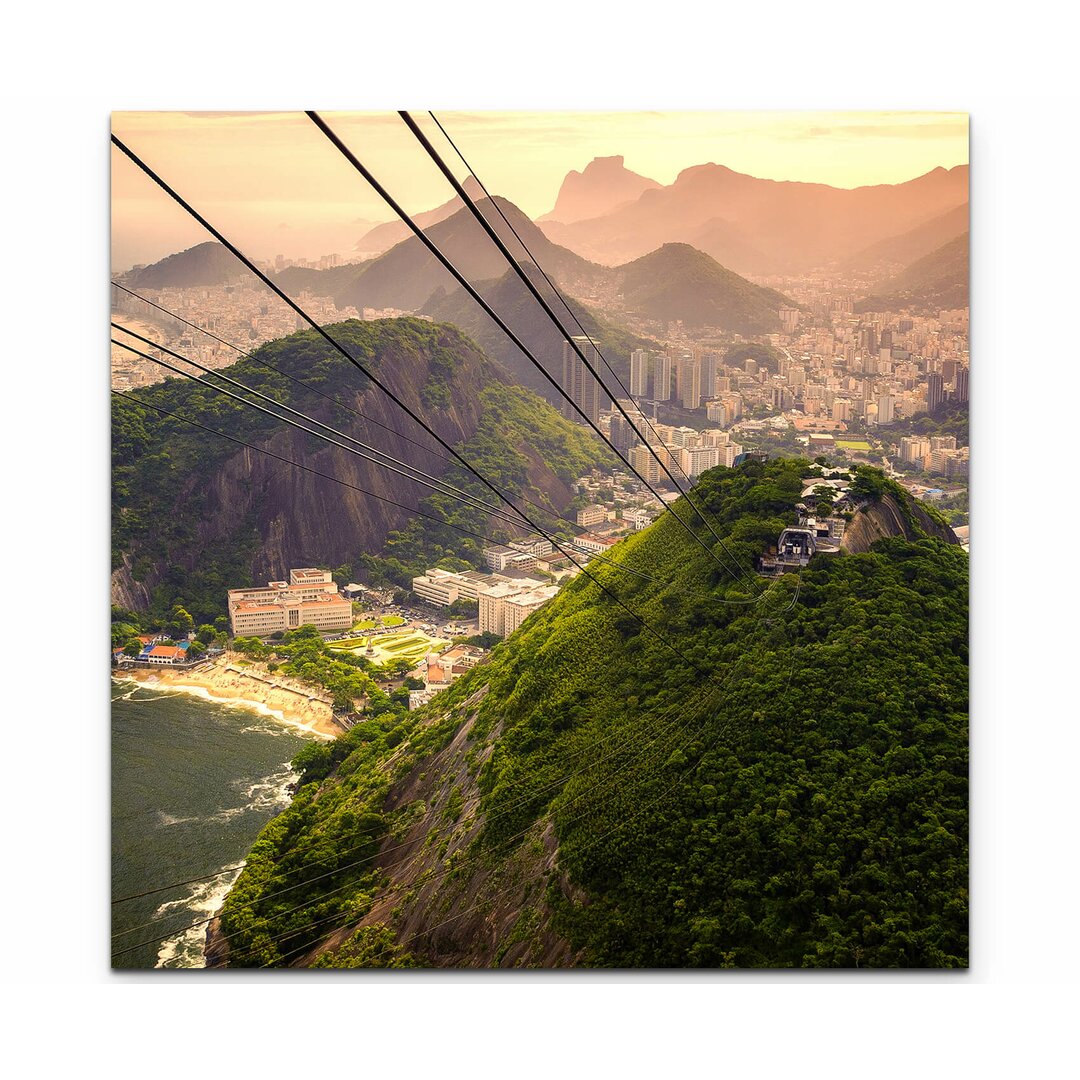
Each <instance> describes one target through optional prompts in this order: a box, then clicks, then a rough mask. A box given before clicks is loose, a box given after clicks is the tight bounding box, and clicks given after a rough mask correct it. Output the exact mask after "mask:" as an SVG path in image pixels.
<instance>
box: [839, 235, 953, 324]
mask: <svg viewBox="0 0 1080 1080" xmlns="http://www.w3.org/2000/svg"><path fill="white" fill-rule="evenodd" d="M969 247H970V234H969V233H966V232H965V233H963V234H961V235H960V236H957V237H955V238H954V239H952V240H950V241H949V242H948V243H946V244H942V245H941V247H939V248H936V249H935V250H934V251H932V252H930V254H929V255H924V256H923V257H922V258H921V259H917V260H916V261H915V262H913V263H912V264H911V265H910V266H908V267H905V268H904V269H903V270H902V271H901V272H900V273H899V274H897V275H896V276H895V277H893V278H891V279H889V280H888V281H886V282H885V283H884V284H882V285H881V287H880V288H879V289H878V290H876V291H875V293H874V295H873V296H868V297H866V298H865V299H863V300H860V301H858V302H857V303H856V305H855V310H856V311H858V312H864V311H899V310H901V309H906V308H909V309H912V310H914V311H920V312H927V313H936V312H938V311H940V310H942V309H945V310H952V309H954V308H962V307H967V306H968V304H969V303H970V288H969V278H970V275H971V267H970V257H969Z"/></svg>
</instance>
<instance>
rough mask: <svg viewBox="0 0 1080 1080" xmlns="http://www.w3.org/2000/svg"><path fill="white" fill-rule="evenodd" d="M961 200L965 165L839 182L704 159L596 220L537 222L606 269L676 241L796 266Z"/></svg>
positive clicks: (743, 259) (761, 268)
mask: <svg viewBox="0 0 1080 1080" xmlns="http://www.w3.org/2000/svg"><path fill="white" fill-rule="evenodd" d="M586 171H588V170H586ZM967 201H968V167H967V166H966V165H957V166H955V167H954V168H952V169H948V170H946V169H943V168H937V169H934V170H932V171H931V172H929V173H926V174H925V175H923V176H920V177H917V178H915V179H914V180H909V181H907V182H905V183H902V184H878V185H873V186H867V187H860V188H853V189H845V188H836V187H831V186H829V185H827V184H811V183H801V182H796V181H777V180H763V179H760V178H758V177H754V176H747V175H745V174H743V173H738V172H735V171H734V170H732V169H729V168H727V167H725V166H723V165H717V164H707V165H697V166H694V167H692V168H689V169H684V170H683V171H682V172H681V173H679V175H678V177H676V179H675V180H674V182H673V183H671V184H669V185H667V186H660V187H649V188H647V189H645V190H643V191H642V192H641V194H640V195H638V196H637V198H636V199H634V200H633V201H632V202H630V203H627V204H624V205H621V206H617V207H614V208H612V209H608V210H606V211H604V212H603V213H601V214H599V215H597V216H595V217H592V218H585V219H581V220H576V221H571V222H560V221H555V220H545V221H544V222H543V226H542V227H543V229H544V231H545V232H546V233H547V235H548V236H550V237H551V239H552V240H554V241H556V242H557V243H559V244H562V245H563V246H565V247H568V248H570V249H571V250H572V251H575V252H577V253H578V254H579V255H582V256H583V257H585V258H588V259H591V260H593V261H595V262H600V263H603V264H605V265H609V266H610V265H616V264H618V263H623V262H626V261H629V260H632V259H635V258H638V257H640V256H641V255H644V254H647V253H648V252H649V251H653V250H655V249H656V248H658V247H660V246H661V245H662V244H664V243H670V242H680V243H686V244H690V245H692V246H694V247H696V248H699V249H700V250H702V251H704V252H705V253H706V254H708V255H711V256H712V257H713V258H714V259H716V260H717V261H718V262H719V263H721V264H722V265H724V266H726V267H729V268H730V269H732V270H735V271H736V272H738V273H741V274H758V275H760V274H774V273H800V272H804V271H807V270H810V269H813V268H814V267H818V266H823V265H827V264H830V263H834V262H837V261H843V260H846V259H849V258H851V257H852V256H854V255H855V254H857V253H858V252H860V251H862V250H863V249H865V248H867V247H869V246H870V245H872V244H876V243H878V242H880V241H884V240H887V239H889V238H890V237H898V236H901V235H903V234H904V233H906V232H908V231H910V230H912V229H915V228H917V227H918V226H920V225H924V224H926V223H927V222H930V221H932V220H933V219H934V218H937V217H940V216H941V215H943V214H945V213H947V212H948V211H953V210H956V209H957V208H958V207H960V206H962V205H964V204H965V203H966V202H967Z"/></svg>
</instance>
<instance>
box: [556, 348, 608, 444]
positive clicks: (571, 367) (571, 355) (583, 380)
mask: <svg viewBox="0 0 1080 1080" xmlns="http://www.w3.org/2000/svg"><path fill="white" fill-rule="evenodd" d="M574 342H575V344H576V345H577V347H578V348H579V349H580V350H581V351H582V353H583V354H584V355H585V356H586V357H587V358H588V360H589V363H590V364H592V366H593V370H594V371H598V370H599V364H600V354H599V353H598V352H597V351H596V346H595V345H593V344H592V342H590V341H589V339H588V338H587V337H575V338H574ZM562 388H563V389H564V390H565V391H566V393H567V394H568V395H569V396H570V399H571V401H573V402H574V404H575V405H577V407H578V408H579V409H581V411H582V412H583V413H584V414H585V415H586V416H587V417H588V418H589V419H590V420H591V421H592V422H593V423H594V424H595V423H596V422H597V421H598V420H599V419H600V408H601V405H602V401H603V399H604V398H605V397H606V395H605V394H604V393H603V391H602V390H601V389H600V384H599V383H598V382H597V381H596V379H595V378H594V376H593V375H592V374H591V373H590V372H589V369H588V368H587V367H586V366H585V365H584V364H583V363H582V361H581V357H580V356H578V354H577V353H576V352H575V351H574V350H573V349H572V348H571V346H570V342H569V341H564V342H563V360H562ZM562 414H563V416H565V417H567V419H569V420H576V421H577V422H578V423H584V421H583V420H582V419H581V416H580V414H579V413H578V412H577V411H576V410H575V409H573V408H572V407H571V406H570V402H569V401H564V402H563V404H562Z"/></svg>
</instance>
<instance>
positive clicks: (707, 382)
mask: <svg viewBox="0 0 1080 1080" xmlns="http://www.w3.org/2000/svg"><path fill="white" fill-rule="evenodd" d="M719 369H720V354H719V353H715V352H703V353H702V354H701V396H702V397H703V398H711V397H712V396H713V394H715V393H716V373H717V371H719Z"/></svg>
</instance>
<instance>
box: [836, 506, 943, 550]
mask: <svg viewBox="0 0 1080 1080" xmlns="http://www.w3.org/2000/svg"><path fill="white" fill-rule="evenodd" d="M922 533H926V534H927V535H929V536H933V537H935V538H936V539H938V540H944V541H945V543H947V544H959V543H960V541H959V540H958V539H957V538H956V533H954V532H953V531H952V529H950V528H949V526H948V525H942V524H941V523H940V522H938V521H936V520H935V519H934V518H932V517H931V516H930V514H928V513H927V512H926V509H925V508H924V507H923V505H922V503H920V502H919V501H918V500H917V499H912V498H910V497H908V498H907V499H906V501H905V503H904V505H901V503H900V501H899V500H898V498H896V497H894V496H893V495H883V496H882V497H881V499H880V500H879V501H878V502H876V503H870V504H868V505H867V506H864V507H863V508H862V509H861V510H859V511H858V512H857V513H856V514H855V516H854V517H853V518H852V520H851V522H850V524H849V525H848V527H847V530H846V531H845V533H844V543H843V545H842V550H844V551H847V552H849V553H851V554H853V555H859V554H861V553H862V552H865V551H869V550H870V546H871V544H873V543H874V541H876V540H882V539H884V538H885V537H887V536H903V537H906V538H907V539H908V540H917V539H918V538H919V537H920V536H921V535H922Z"/></svg>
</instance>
